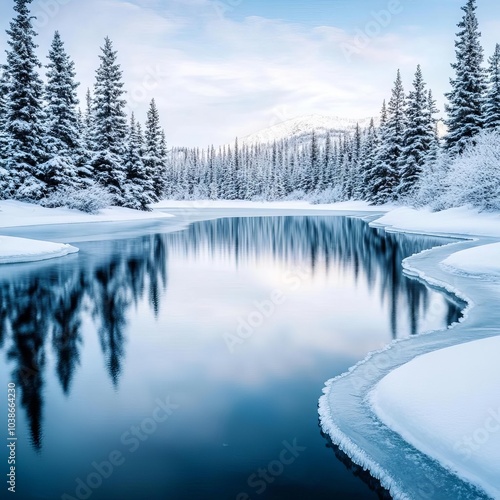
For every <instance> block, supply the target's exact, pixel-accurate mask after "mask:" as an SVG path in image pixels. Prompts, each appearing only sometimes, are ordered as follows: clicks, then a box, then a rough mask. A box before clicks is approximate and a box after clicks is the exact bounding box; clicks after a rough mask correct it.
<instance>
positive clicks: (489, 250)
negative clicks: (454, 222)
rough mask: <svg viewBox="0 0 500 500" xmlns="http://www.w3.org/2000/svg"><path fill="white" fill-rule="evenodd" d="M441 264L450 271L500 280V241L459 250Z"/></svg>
mask: <svg viewBox="0 0 500 500" xmlns="http://www.w3.org/2000/svg"><path fill="white" fill-rule="evenodd" d="M441 265H442V266H443V267H444V268H445V269H447V270H448V271H450V272H453V273H455V274H463V275H469V276H474V277H477V278H483V279H488V280H492V281H499V280H500V243H492V244H490V245H484V246H481V247H476V248H470V249H468V250H462V251H461V252H457V253H455V254H453V255H451V256H450V257H448V258H447V259H445V260H444V261H443V262H442V263H441Z"/></svg>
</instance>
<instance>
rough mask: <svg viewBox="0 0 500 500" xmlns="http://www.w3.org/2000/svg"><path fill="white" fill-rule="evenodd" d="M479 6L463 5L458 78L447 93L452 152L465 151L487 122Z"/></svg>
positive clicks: (472, 0) (473, 2)
mask: <svg viewBox="0 0 500 500" xmlns="http://www.w3.org/2000/svg"><path fill="white" fill-rule="evenodd" d="M476 9H477V5H476V0H467V4H466V5H465V6H464V7H462V10H463V11H464V12H465V14H464V17H463V19H462V21H461V22H460V23H459V24H458V27H459V28H460V31H459V33H457V37H458V40H457V41H456V42H455V46H456V56H457V61H456V62H455V63H454V64H452V67H453V69H454V70H455V77H454V78H453V79H452V80H451V85H452V90H451V92H449V93H448V94H447V98H448V101H449V105H448V106H447V111H448V121H447V125H448V136H447V138H446V145H447V148H448V149H449V150H450V152H451V153H452V154H453V155H454V154H460V153H462V152H463V150H464V148H465V146H466V145H467V143H468V142H470V141H471V139H473V138H474V137H475V136H476V135H477V134H478V133H479V132H480V131H481V129H482V127H483V124H484V99H485V91H486V75H485V71H484V68H483V67H482V64H483V58H484V56H483V48H482V46H481V43H480V38H481V33H480V32H479V25H478V20H477V16H476Z"/></svg>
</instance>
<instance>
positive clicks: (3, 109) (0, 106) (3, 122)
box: [0, 67, 9, 199]
mask: <svg viewBox="0 0 500 500" xmlns="http://www.w3.org/2000/svg"><path fill="white" fill-rule="evenodd" d="M0 71H1V73H0V199H1V198H3V197H4V196H5V194H6V192H7V188H8V185H9V176H8V172H7V155H8V145H9V141H8V135H7V97H8V92H9V85H8V83H9V82H8V78H7V73H6V72H5V71H4V69H3V68H2V67H0Z"/></svg>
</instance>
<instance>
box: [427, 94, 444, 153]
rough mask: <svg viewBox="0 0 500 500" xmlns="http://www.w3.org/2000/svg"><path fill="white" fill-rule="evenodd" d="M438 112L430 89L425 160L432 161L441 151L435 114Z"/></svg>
mask: <svg viewBox="0 0 500 500" xmlns="http://www.w3.org/2000/svg"><path fill="white" fill-rule="evenodd" d="M438 113H439V109H438V108H437V105H436V101H435V100H434V96H433V94H432V90H429V92H428V93H427V110H426V115H427V128H428V130H429V138H430V143H429V150H428V151H427V156H426V162H427V163H429V162H434V161H436V160H437V158H438V156H439V155H440V153H441V140H440V137H439V130H438V121H439V120H437V119H436V118H435V115H437V114H438Z"/></svg>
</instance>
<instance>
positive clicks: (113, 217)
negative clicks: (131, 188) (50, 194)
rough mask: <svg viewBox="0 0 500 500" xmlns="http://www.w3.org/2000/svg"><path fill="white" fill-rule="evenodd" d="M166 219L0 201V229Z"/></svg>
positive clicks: (118, 211)
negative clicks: (88, 212) (87, 212)
mask: <svg viewBox="0 0 500 500" xmlns="http://www.w3.org/2000/svg"><path fill="white" fill-rule="evenodd" d="M168 217H171V216H170V215H169V214H165V213H158V212H140V211H137V210H130V209H128V208H120V207H111V208H106V209H104V210H101V211H100V212H99V213H98V214H96V215H90V214H86V213H84V212H80V211H78V210H72V209H69V208H44V207H41V206H39V205H33V204H31V203H22V202H20V201H13V200H7V201H0V228H2V227H19V226H40V225H44V224H77V223H89V222H119V221H139V220H152V219H162V218H168Z"/></svg>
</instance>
